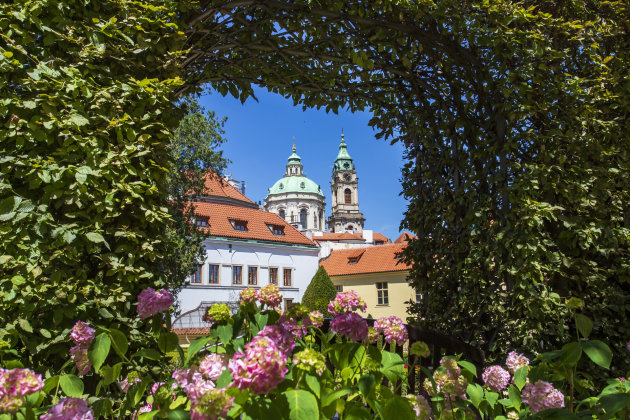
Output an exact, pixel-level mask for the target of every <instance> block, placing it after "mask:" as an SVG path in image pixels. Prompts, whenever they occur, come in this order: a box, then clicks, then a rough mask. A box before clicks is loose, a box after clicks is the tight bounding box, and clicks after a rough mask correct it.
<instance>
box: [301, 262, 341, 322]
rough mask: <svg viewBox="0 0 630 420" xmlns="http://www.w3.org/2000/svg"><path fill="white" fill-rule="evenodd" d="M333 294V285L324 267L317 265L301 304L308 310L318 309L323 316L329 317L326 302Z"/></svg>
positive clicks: (333, 296) (335, 294)
mask: <svg viewBox="0 0 630 420" xmlns="http://www.w3.org/2000/svg"><path fill="white" fill-rule="evenodd" d="M335 296H337V289H335V285H334V284H333V283H332V281H331V280H330V277H328V273H326V269H325V268H324V267H319V269H318V270H317V273H315V275H314V276H313V279H312V280H311V282H310V283H309V285H308V287H307V288H306V291H305V292H304V296H302V304H303V305H304V306H306V307H307V308H308V309H309V310H310V311H320V312H321V313H322V314H324V316H325V317H329V316H330V314H329V313H328V304H329V303H330V301H331V300H333V299H334V298H335Z"/></svg>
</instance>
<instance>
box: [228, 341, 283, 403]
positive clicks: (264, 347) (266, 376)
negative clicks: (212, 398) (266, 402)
mask: <svg viewBox="0 0 630 420" xmlns="http://www.w3.org/2000/svg"><path fill="white" fill-rule="evenodd" d="M286 365H287V357H286V356H285V354H284V353H283V352H282V351H280V349H278V347H277V346H276V345H275V344H274V342H273V341H272V340H271V339H270V338H267V337H259V336H256V337H254V339H253V340H252V341H251V342H249V343H247V345H246V346H245V354H243V353H236V354H235V355H234V357H233V358H232V360H230V363H229V368H230V372H231V373H232V377H233V378H234V385H235V386H236V387H238V388H239V389H241V390H243V389H249V390H250V391H251V392H253V393H254V394H266V393H267V392H269V391H271V390H272V389H274V388H275V387H276V386H278V385H279V384H280V383H281V382H282V381H283V379H284V376H285V375H286V374H287V371H288V369H287V368H286Z"/></svg>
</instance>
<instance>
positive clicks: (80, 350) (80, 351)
mask: <svg viewBox="0 0 630 420" xmlns="http://www.w3.org/2000/svg"><path fill="white" fill-rule="evenodd" d="M87 351H88V349H87V347H85V346H74V347H71V348H70V359H72V361H73V362H74V363H75V364H76V365H77V370H78V371H79V372H78V373H79V376H83V375H85V374H87V373H88V372H89V371H90V369H92V363H90V360H89V359H88V354H87Z"/></svg>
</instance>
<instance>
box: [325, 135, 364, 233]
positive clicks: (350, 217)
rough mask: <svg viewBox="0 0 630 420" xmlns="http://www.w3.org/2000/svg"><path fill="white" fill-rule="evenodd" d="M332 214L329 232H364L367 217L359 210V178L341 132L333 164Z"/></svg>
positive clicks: (329, 221)
mask: <svg viewBox="0 0 630 420" xmlns="http://www.w3.org/2000/svg"><path fill="white" fill-rule="evenodd" d="M330 188H331V192H332V216H330V217H329V218H328V230H329V232H346V231H348V232H363V225H364V223H365V218H364V217H363V213H361V212H360V211H359V178H357V172H356V170H355V167H354V162H353V161H352V158H351V157H350V155H349V154H348V146H347V145H346V141H345V138H344V135H343V132H342V133H341V143H340V144H339V154H338V155H337V159H335V164H334V166H333V172H332V181H331V182H330Z"/></svg>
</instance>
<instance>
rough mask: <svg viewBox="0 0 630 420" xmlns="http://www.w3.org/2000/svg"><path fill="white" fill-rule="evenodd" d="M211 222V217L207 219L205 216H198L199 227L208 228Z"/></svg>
mask: <svg viewBox="0 0 630 420" xmlns="http://www.w3.org/2000/svg"><path fill="white" fill-rule="evenodd" d="M209 220H210V218H209V217H205V216H197V227H202V228H205V227H208V221H209Z"/></svg>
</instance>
